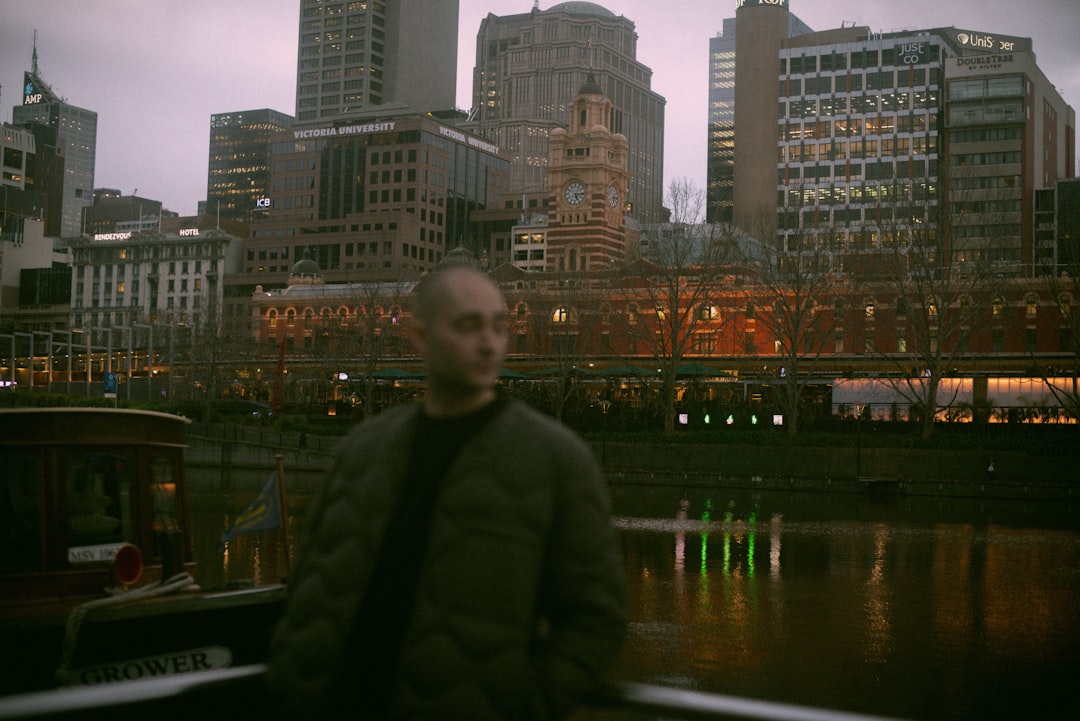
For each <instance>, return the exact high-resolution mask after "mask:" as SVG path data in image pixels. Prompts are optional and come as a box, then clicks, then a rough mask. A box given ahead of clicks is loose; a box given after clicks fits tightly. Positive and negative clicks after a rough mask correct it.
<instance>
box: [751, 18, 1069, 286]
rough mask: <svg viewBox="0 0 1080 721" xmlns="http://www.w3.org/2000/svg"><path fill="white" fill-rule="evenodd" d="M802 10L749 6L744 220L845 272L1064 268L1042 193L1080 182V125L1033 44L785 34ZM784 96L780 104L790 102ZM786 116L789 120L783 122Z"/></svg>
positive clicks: (947, 36) (925, 33) (939, 32)
mask: <svg viewBox="0 0 1080 721" xmlns="http://www.w3.org/2000/svg"><path fill="white" fill-rule="evenodd" d="M787 15H788V8H787V3H786V1H784V0H780V1H779V2H776V3H773V2H765V1H764V0H757V1H755V0H745V1H744V2H743V3H741V4H740V7H739V9H738V10H737V12H736V17H737V19H738V28H739V29H738V32H739V35H738V37H739V38H740V39H742V38H744V34H745V33H747V32H749V31H751V30H752V32H751V33H750V36H749V37H747V38H745V40H746V42H743V40H737V41H736V55H737V60H736V63H737V67H738V83H737V84H736V93H735V97H736V103H735V129H734V138H735V139H736V142H735V156H734V157H735V167H734V171H735V187H734V191H735V192H734V194H733V197H734V206H733V217H734V222H735V224H736V225H738V226H740V227H742V228H743V229H745V230H747V231H749V232H750V233H752V234H754V235H757V236H758V237H759V238H761V239H762V240H771V241H774V242H776V244H777V245H778V246H779V247H780V248H782V249H784V250H788V251H806V250H808V249H815V251H817V252H821V253H822V254H824V255H826V256H828V257H829V258H831V263H832V267H833V269H834V270H836V271H840V272H844V273H849V272H851V273H855V274H858V275H862V276H864V277H871V276H873V275H874V274H877V273H880V272H883V269H884V267H885V266H884V265H882V264H881V263H879V262H878V261H879V260H881V261H884V260H885V259H886V258H887V256H888V255H889V254H891V253H894V252H895V250H896V249H897V248H901V249H905V252H906V253H907V255H908V257H909V258H911V259H912V261H915V260H916V259H918V262H927V261H928V262H931V263H936V264H938V265H944V264H948V265H949V266H951V267H970V268H972V269H973V270H974V269H976V267H977V269H978V270H979V271H980V272H992V273H994V274H996V275H998V276H1012V277H1030V276H1032V275H1037V274H1040V273H1050V272H1053V269H1054V267H1055V246H1054V243H1053V240H1052V238H1049V237H1047V238H1041V239H1039V240H1038V241H1037V240H1036V237H1035V236H1036V233H1035V219H1034V212H1033V204H1034V198H1035V191H1037V190H1040V189H1049V188H1053V187H1054V184H1055V183H1056V181H1057V180H1058V179H1059V178H1063V177H1065V178H1068V177H1072V176H1074V175H1075V173H1076V168H1075V161H1074V157H1075V151H1076V141H1075V136H1076V116H1075V112H1074V111H1073V109H1072V108H1071V107H1069V106H1068V105H1067V104H1065V102H1064V101H1063V100H1062V98H1061V96H1060V95H1059V94H1058V93H1057V91H1056V90H1055V89H1054V87H1053V85H1052V84H1051V83H1050V82H1049V81H1048V80H1047V79H1046V78H1045V76H1043V74H1042V72H1041V71H1040V70H1039V68H1038V66H1037V65H1036V63H1035V57H1034V54H1033V53H1032V52H1031V50H1032V42H1031V40H1030V39H1029V38H1016V37H1009V36H1004V35H999V34H997V33H994V34H991V33H985V32H977V31H969V30H959V29H957V28H951V27H950V28H933V29H927V30H906V31H898V32H893V33H874V32H871V31H870V29H869V28H867V27H854V26H852V27H841V28H838V29H832V30H825V31H821V32H812V33H806V34H802V35H798V36H795V37H785V30H786V27H787V22H786V16H787ZM774 95H775V97H774ZM777 119H779V122H777Z"/></svg>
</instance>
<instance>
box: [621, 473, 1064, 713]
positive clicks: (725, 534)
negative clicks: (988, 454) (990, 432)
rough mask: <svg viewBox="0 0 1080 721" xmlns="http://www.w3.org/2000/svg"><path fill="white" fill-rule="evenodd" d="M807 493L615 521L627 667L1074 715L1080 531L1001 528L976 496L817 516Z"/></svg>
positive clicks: (835, 703)
mask: <svg viewBox="0 0 1080 721" xmlns="http://www.w3.org/2000/svg"><path fill="white" fill-rule="evenodd" d="M655 493H656V491H655V490H653V489H650V490H644V489H643V490H641V491H640V494H646V495H651V494H655ZM635 494H637V492H636V491H635ZM640 494H637V495H640ZM668 494H669V497H670V490H669V491H668ZM629 495H630V493H629V492H628V496H629ZM718 498H719V496H718ZM822 500H824V499H822ZM620 502H621V505H622V506H623V507H624V508H626V507H631V508H635V507H638V506H639V503H640V499H635V498H633V497H625V498H617V506H618V505H620ZM853 502H855V501H854V499H853ZM828 503H835V499H833V500H832V501H828ZM813 505H814V504H813V502H812V501H811V500H808V499H806V498H794V497H784V495H783V494H780V495H777V496H775V497H774V496H770V495H764V494H757V495H756V496H755V497H750V496H747V497H745V498H739V499H736V501H735V502H733V503H729V502H726V501H723V500H716V501H715V502H714V501H713V499H712V498H711V497H699V498H697V499H695V500H693V501H692V502H691V503H688V504H683V505H681V506H679V510H677V511H675V512H674V513H673V514H672V520H665V519H657V518H648V517H643V516H640V515H634V516H624V517H621V518H620V519H618V521H617V525H618V528H619V533H620V539H621V542H622V548H623V553H624V559H625V563H626V568H627V575H628V577H629V578H630V579H631V608H630V611H631V618H632V623H631V634H630V640H629V644H628V648H627V650H626V653H625V654H624V656H623V659H622V661H621V664H620V669H619V673H620V675H621V676H622V677H624V678H628V679H632V680H637V681H643V682H648V683H662V684H668V685H676V686H680V687H686V688H692V689H700V690H706V691H714V692H718V693H728V694H735V695H740V696H750V697H756V698H763V699H772V700H778V701H788V702H792V703H799V704H806V705H811V706H818V707H827V708H836V709H844V710H851V711H861V712H864V713H873V714H881V715H894V716H903V717H908V718H914V719H923V718H925V719H940V718H1010V719H1016V718H1028V717H1031V716H1038V717H1040V718H1076V717H1078V712H1080V707H1078V705H1077V701H1076V698H1075V695H1073V694H1072V693H1071V692H1070V691H1067V690H1066V689H1068V688H1070V686H1071V683H1072V680H1071V679H1074V678H1075V677H1076V673H1077V671H1080V663H1078V658H1080V656H1078V649H1080V621H1078V618H1077V613H1076V609H1077V608H1080V606H1078V604H1080V534H1078V533H1077V532H1076V530H1074V529H1060V530H1056V529H1033V528H1026V527H1012V526H1008V525H998V524H996V523H993V522H989V521H990V519H987V518H986V517H985V516H984V515H982V514H981V512H980V506H979V504H972V505H973V507H972V513H971V514H970V515H969V518H971V519H973V522H971V523H966V524H965V523H958V524H953V523H923V522H919V521H910V520H900V519H898V518H896V516H897V513H896V511H897V509H896V508H895V507H887V508H884V509H878V510H877V511H875V510H874V509H868V508H860V509H857V511H856V512H855V513H851V512H850V511H852V510H855V509H848V511H849V512H843V513H838V514H837V515H838V516H839V517H840V520H835V521H822V520H807V519H811V518H816V517H818V516H819V514H820V513H821V509H820V508H813V507H812V506H813ZM855 505H858V503H855ZM716 507H722V508H723V509H724V510H723V512H721V513H719V514H718V513H717V512H716V510H715V508H716ZM668 508H676V504H675V503H673V502H669V505H668ZM695 509H696V512H695ZM837 510H839V509H837ZM1015 510H1016V512H1017V513H1018V514H1020V516H1021V517H1030V514H1031V509H1015ZM878 512H880V513H881V515H885V516H888V517H889V520H888V521H884V520H878V519H874V518H872V517H873V516H874V515H875V513H878ZM852 515H856V516H858V515H862V516H864V519H862V520H850V518H851V517H852ZM914 515H916V516H918V515H919V514H918V513H916V514H914ZM718 517H719V518H720V519H721V520H716V519H717V518H718ZM994 517H996V518H1001V517H1003V516H1002V514H1001V513H1000V512H999V511H997V510H996V509H995V513H994ZM766 567H767V568H768V572H767V573H765V572H764V568H766ZM759 568H760V569H762V572H761V573H758V572H757V570H758V569H759Z"/></svg>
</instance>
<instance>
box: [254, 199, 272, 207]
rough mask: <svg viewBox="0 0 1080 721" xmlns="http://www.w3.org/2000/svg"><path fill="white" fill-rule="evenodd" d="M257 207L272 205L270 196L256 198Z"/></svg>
mask: <svg viewBox="0 0 1080 721" xmlns="http://www.w3.org/2000/svg"><path fill="white" fill-rule="evenodd" d="M255 207H256V208H269V207H270V198H255Z"/></svg>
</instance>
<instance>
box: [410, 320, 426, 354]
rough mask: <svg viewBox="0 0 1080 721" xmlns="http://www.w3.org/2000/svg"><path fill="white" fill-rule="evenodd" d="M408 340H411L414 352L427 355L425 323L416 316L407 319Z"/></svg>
mask: <svg viewBox="0 0 1080 721" xmlns="http://www.w3.org/2000/svg"><path fill="white" fill-rule="evenodd" d="M408 330H409V340H410V341H411V342H412V345H413V348H415V349H416V352H417V353H419V354H420V355H422V356H426V355H427V347H428V344H427V325H426V324H425V323H424V322H423V321H422V320H420V319H418V318H415V317H414V318H410V319H409V325H408Z"/></svg>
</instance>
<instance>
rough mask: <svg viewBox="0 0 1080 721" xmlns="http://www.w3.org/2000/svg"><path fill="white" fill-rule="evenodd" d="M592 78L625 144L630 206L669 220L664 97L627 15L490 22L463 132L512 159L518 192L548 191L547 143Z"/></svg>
mask: <svg viewBox="0 0 1080 721" xmlns="http://www.w3.org/2000/svg"><path fill="white" fill-rule="evenodd" d="M590 77H592V78H593V81H594V82H595V83H596V84H597V85H598V86H599V87H600V89H601V90H602V91H603V94H604V96H605V97H606V98H608V99H610V101H611V103H612V111H611V123H610V126H609V130H611V131H612V132H614V133H619V134H621V135H623V136H625V137H626V140H627V163H628V170H629V173H630V181H629V182H630V185H629V187H628V188H627V194H626V197H625V198H624V200H625V201H627V202H628V203H629V207H630V209H631V210H630V211H628V212H630V214H632V215H633V216H635V217H636V218H638V219H639V220H641V221H642V222H655V221H659V220H661V219H662V218H663V198H664V187H663V186H664V177H663V158H664V103H665V101H664V98H663V97H661V96H660V95H659V94H657V93H655V92H653V90H652V89H651V87H650V84H651V81H652V70H651V69H650V68H648V67H646V66H645V65H644V64H642V63H641V62H639V61H638V60H637V32H636V31H635V27H634V23H633V22H632V21H631V20H629V19H627V18H626V17H623V16H620V15H615V14H614V13H613V12H611V11H610V10H607V9H606V8H603V7H601V6H600V5H597V4H595V3H590V2H564V3H559V4H557V5H553V6H552V7H550V8H548V9H547V10H540V8H539V5H538V4H536V5H534V7H533V9H532V11H531V12H528V13H521V14H517V15H506V16H502V17H499V16H496V15H492V14H489V15H488V16H487V17H486V18H484V20H483V21H482V22H481V24H480V30H479V32H478V33H477V36H476V65H475V67H474V69H473V91H472V98H473V99H472V109H471V111H470V121H469V122H468V123H467V124H466V125H465V127H466V128H468V129H470V130H471V131H473V132H475V133H476V134H478V135H480V136H482V137H484V138H486V139H488V140H489V141H491V142H492V143H495V144H497V145H498V146H499V147H502V148H505V149H506V150H507V151H509V153H510V154H511V156H512V164H511V169H510V172H511V174H512V175H511V181H510V183H511V188H512V192H515V193H518V194H522V193H525V194H528V193H534V192H539V191H545V190H555V189H552V188H548V187H547V179H548V178H547V164H548V155H549V147H550V137H551V133H552V131H553V130H555V129H556V128H566V127H567V126H569V125H570V117H569V113H570V108H571V106H572V104H573V102H574V98H575V96H576V95H577V92H578V90H579V89H580V88H581V87H582V86H583V85H585V83H586V82H587V81H588V80H589V78H590Z"/></svg>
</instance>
